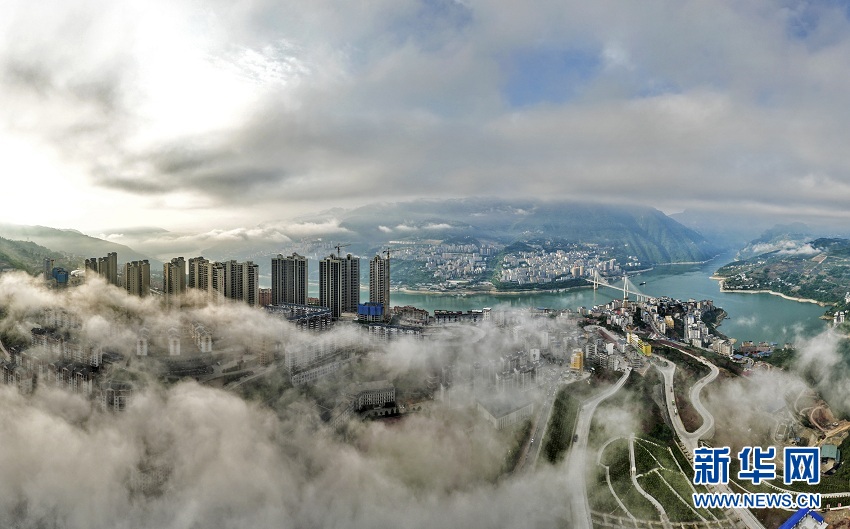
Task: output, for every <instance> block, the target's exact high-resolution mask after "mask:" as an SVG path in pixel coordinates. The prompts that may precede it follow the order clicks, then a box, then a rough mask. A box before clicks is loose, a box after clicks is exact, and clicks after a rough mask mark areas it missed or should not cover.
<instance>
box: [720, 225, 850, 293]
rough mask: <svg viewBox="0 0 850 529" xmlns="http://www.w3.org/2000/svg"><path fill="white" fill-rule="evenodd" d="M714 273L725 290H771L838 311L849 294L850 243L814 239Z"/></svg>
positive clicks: (727, 266)
mask: <svg viewBox="0 0 850 529" xmlns="http://www.w3.org/2000/svg"><path fill="white" fill-rule="evenodd" d="M716 274H717V275H718V276H721V277H723V278H724V286H725V288H726V289H728V290H744V291H746V290H770V291H773V292H778V293H780V294H785V295H788V296H792V297H797V298H805V299H813V300H815V301H819V302H821V303H825V304H828V305H834V306H836V307H837V308H839V309H844V308H846V307H847V302H846V300H845V298H846V296H847V293H848V292H850V240H847V239H815V240H813V241H810V242H808V243H806V244H804V245H802V246H799V247H795V248H794V249H792V250H776V251H772V252H768V253H763V254H761V255H757V256H755V257H751V258H749V259H744V260H740V261H735V262H732V263H729V264H727V265H725V266H723V267H721V268H720V269H719V270H717V272H716Z"/></svg>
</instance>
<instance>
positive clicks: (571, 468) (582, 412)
mask: <svg viewBox="0 0 850 529" xmlns="http://www.w3.org/2000/svg"><path fill="white" fill-rule="evenodd" d="M631 372H632V370H631V368H629V369H626V372H625V373H624V374H623V376H622V377H620V379H619V380H618V381H617V383H616V384H614V385H613V386H611V387H610V388H609V389H608V390H606V391H604V392H602V393H600V394H599V395H596V396H595V397H592V398H590V399H588V400H586V401H584V402H583V403H582V405H581V408H579V413H578V417H577V418H576V427H575V435H576V436H578V437H577V438H575V439H576V440H575V441H574V442H573V443H572V445H571V446H570V453H569V454H568V455H567V476H568V478H569V483H570V486H571V487H573V489H572V490H571V494H570V498H569V500H570V511H571V512H572V515H573V525H572V527H575V528H577V529H592V527H593V522H592V521H591V519H590V503H589V502H588V499H587V483H586V482H585V480H586V476H585V461H587V436H588V434H589V433H590V423H591V421H592V420H593V414H594V413H595V412H596V407H597V406H599V404H600V403H601V402H602V401H604V400H605V399H607V398H609V397H611V396H612V395H614V394H615V393H617V392H618V391H620V388H622V387H623V384H625V383H626V380H627V379H628V378H629V374H631Z"/></svg>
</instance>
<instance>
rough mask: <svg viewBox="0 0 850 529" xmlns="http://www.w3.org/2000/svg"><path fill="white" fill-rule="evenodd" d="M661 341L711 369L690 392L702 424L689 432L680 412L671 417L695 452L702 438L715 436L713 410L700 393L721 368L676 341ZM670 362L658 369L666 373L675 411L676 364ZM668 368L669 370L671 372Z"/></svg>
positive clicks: (669, 403) (667, 391)
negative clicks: (707, 406) (674, 378)
mask: <svg viewBox="0 0 850 529" xmlns="http://www.w3.org/2000/svg"><path fill="white" fill-rule="evenodd" d="M659 342H660V343H661V344H663V345H666V346H668V347H672V348H674V349H676V350H677V351H679V352H681V353H683V354H686V355H688V356H690V357H691V358H693V359H694V360H697V361H699V362H701V363H702V364H703V365H704V366H706V367H708V368H709V369H710V372H709V374H707V375H706V376H704V377H702V378H701V379H699V380H698V381H697V382H696V383H695V384H694V385H693V386H692V387H691V391H690V394H689V395H690V399H691V404H692V405H693V407H694V409H695V410H696V411H697V413H699V414H700V416H701V417H702V425H701V426H700V427H699V428H697V430H696V431H694V432H688V431H687V430H685V427H684V425H683V424H682V420H681V419H680V418H679V415H678V413H675V412H674V415H673V417H671V418H672V419H673V426H674V428H675V429H676V433H677V434H678V435H679V437H680V439H681V440H682V442H683V443H684V444H685V446H686V447H687V448H688V451H689V452H690V453H691V454H693V451H694V449H696V448H697V446H698V443H699V440H700V439H708V438H711V437H714V415H712V414H711V412H709V411H708V409H707V408H706V407H705V405H704V404H703V403H702V400H701V398H700V394H701V393H702V388H704V387H705V386H706V385H707V384H709V383H711V382H713V381H714V380H715V379H716V378H717V375H718V374H720V370H719V369H718V368H717V366H716V365H714V364H712V363H711V362H709V361H708V360H705V359H704V358H700V357H698V356H694V355H692V354H691V353H690V352H688V351H686V350H685V349H684V348H682V347H681V346H680V345H679V344H677V343H675V342H671V341H669V340H659ZM667 362H669V361H667ZM669 363H670V365H669V366H668V367H667V368H666V369H662V368H661V367H658V370H659V371H661V373H662V374H663V375H664V395H665V396H666V398H667V409H668V410H671V411H674V410H676V409H677V408H676V406H675V400H674V395H673V391H672V388H673V372H674V371H675V369H676V366H675V364H673V363H672V362H669ZM667 370H669V372H668V371H667ZM677 424H678V426H680V427H681V430H680V429H679V428H677V427H676V426H677Z"/></svg>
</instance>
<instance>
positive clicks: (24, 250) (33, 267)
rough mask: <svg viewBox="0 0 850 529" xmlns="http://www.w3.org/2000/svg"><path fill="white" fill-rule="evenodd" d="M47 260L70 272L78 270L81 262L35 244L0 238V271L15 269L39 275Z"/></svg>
mask: <svg viewBox="0 0 850 529" xmlns="http://www.w3.org/2000/svg"><path fill="white" fill-rule="evenodd" d="M45 259H53V260H54V264H55V266H60V267H64V268H66V269H69V270H70V269H72V268H76V266H77V265H78V264H79V260H80V259H79V258H76V259H75V258H73V257H70V256H67V255H65V254H61V253H58V252H54V251H53V250H50V249H48V248H45V247H43V246H39V245H37V244H35V243H34V242H27V241H13V240H9V239H3V238H0V269H3V268H13V269H16V270H24V271H26V272H29V273H30V274H37V273H39V272H41V271H42V270H43V269H44V260H45Z"/></svg>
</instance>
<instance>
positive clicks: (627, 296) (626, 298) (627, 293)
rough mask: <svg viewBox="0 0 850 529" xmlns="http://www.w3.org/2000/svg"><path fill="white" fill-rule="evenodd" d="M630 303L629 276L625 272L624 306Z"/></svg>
mask: <svg viewBox="0 0 850 529" xmlns="http://www.w3.org/2000/svg"><path fill="white" fill-rule="evenodd" d="M628 303H629V276H627V275H626V274H623V306H626V305H628Z"/></svg>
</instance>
